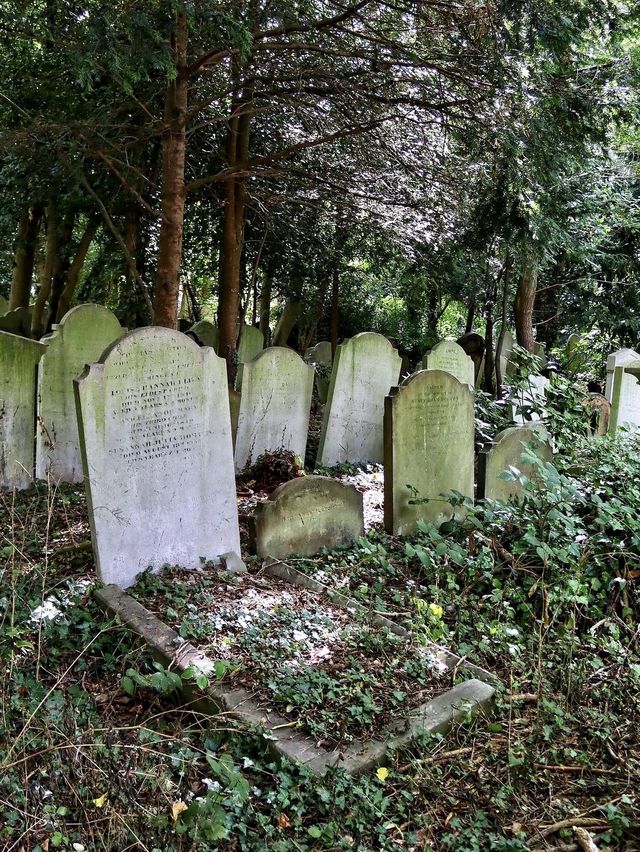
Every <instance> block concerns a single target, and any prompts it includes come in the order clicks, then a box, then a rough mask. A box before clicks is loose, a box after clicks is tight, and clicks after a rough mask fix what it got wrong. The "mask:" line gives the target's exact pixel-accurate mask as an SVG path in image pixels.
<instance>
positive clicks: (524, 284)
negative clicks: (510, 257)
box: [513, 244, 538, 352]
mask: <svg viewBox="0 0 640 852" xmlns="http://www.w3.org/2000/svg"><path fill="white" fill-rule="evenodd" d="M537 288H538V255H537V252H536V251H535V249H534V247H533V246H532V245H530V244H529V245H527V246H526V247H525V249H524V251H523V253H522V272H521V275H520V280H519V281H518V288H517V290H516V297H515V300H514V302H513V314H514V319H515V325H516V340H517V342H518V345H519V346H522V348H523V349H526V350H527V352H533V351H534V343H535V340H534V337H533V308H534V305H535V301H536V290H537Z"/></svg>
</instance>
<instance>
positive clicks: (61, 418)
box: [36, 305, 124, 482]
mask: <svg viewBox="0 0 640 852" xmlns="http://www.w3.org/2000/svg"><path fill="white" fill-rule="evenodd" d="M123 332H124V329H123V328H122V327H121V325H120V323H119V322H118V320H117V319H116V317H115V316H114V315H113V314H112V313H111V311H110V310H108V309H107V308H103V307H102V306H101V305H78V307H76V308H72V309H71V310H70V311H69V312H68V313H66V314H65V315H64V316H63V318H62V321H61V322H60V323H59V324H57V325H54V326H53V332H52V334H50V335H49V336H48V337H45V338H44V339H43V341H42V342H43V343H46V350H45V352H44V355H43V356H42V359H41V361H40V364H39V366H38V397H37V428H36V477H37V478H38V479H46V478H47V477H48V476H51V477H52V478H53V479H54V480H55V481H57V482H59V481H63V482H82V460H81V457H80V442H79V438H78V424H77V421H76V408H75V402H74V396H73V380H74V379H75V378H77V377H78V376H79V375H80V373H81V372H82V371H83V370H84V368H85V366H86V365H87V364H91V363H92V362H93V361H97V360H98V359H99V358H100V356H101V355H102V353H103V352H104V350H105V349H106V348H107V346H109V345H110V344H111V343H113V341H114V340H117V339H118V337H120V336H121V335H122V333H123Z"/></svg>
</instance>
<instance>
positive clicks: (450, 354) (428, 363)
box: [422, 340, 475, 387]
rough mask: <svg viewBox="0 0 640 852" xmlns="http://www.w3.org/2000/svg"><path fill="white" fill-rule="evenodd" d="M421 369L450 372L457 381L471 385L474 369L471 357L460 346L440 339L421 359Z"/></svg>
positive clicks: (451, 341)
mask: <svg viewBox="0 0 640 852" xmlns="http://www.w3.org/2000/svg"><path fill="white" fill-rule="evenodd" d="M422 369H423V370H444V371H445V372H446V373H451V375H452V376H455V377H456V379H457V380H458V381H459V382H464V383H465V384H468V385H470V386H471V387H473V384H474V380H475V369H474V364H473V361H472V360H471V358H470V357H469V356H468V355H467V353H466V352H465V351H464V349H463V348H462V346H459V345H458V344H457V343H454V341H453V340H441V341H440V343H438V344H437V345H436V346H434V347H433V349H431V350H430V351H429V352H427V354H426V355H425V356H424V358H423V359H422Z"/></svg>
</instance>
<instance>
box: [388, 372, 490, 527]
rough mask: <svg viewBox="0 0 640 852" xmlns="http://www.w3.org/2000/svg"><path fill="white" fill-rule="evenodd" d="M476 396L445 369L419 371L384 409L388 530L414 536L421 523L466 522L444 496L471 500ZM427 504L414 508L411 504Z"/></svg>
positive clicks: (459, 509)
mask: <svg viewBox="0 0 640 852" xmlns="http://www.w3.org/2000/svg"><path fill="white" fill-rule="evenodd" d="M473 440H474V411H473V392H472V390H471V389H470V387H469V385H468V384H466V383H463V382H459V381H458V379H456V378H455V376H452V375H451V374H450V373H446V372H444V371H443V370H420V371H419V372H418V373H414V374H413V375H412V376H409V378H408V379H406V380H405V381H404V382H403V383H402V384H401V385H400V386H399V387H395V388H393V389H392V390H391V393H390V394H389V396H388V397H387V398H386V400H385V408H384V525H385V528H386V530H387V532H390V533H391V534H393V535H410V534H411V533H414V532H415V531H416V530H417V528H418V521H419V520H421V519H422V520H425V521H428V522H431V523H434V524H436V525H439V524H440V523H442V522H443V521H446V520H449V519H451V518H453V517H455V518H462V517H464V514H465V510H464V508H463V507H462V506H455V507H454V506H452V505H451V504H450V503H449V502H448V501H447V500H446V499H444V498H443V497H442V496H441V494H442V492H446V491H459V492H460V493H461V494H463V495H464V496H466V497H471V498H472V499H473V464H474V457H473ZM416 499H417V500H426V501H427V502H425V503H421V504H412V503H411V502H410V501H412V500H416Z"/></svg>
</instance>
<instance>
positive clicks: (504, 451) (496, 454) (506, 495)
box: [478, 421, 553, 502]
mask: <svg viewBox="0 0 640 852" xmlns="http://www.w3.org/2000/svg"><path fill="white" fill-rule="evenodd" d="M529 445H534V447H535V452H536V455H537V456H538V457H539V458H541V459H542V460H543V461H546V462H549V461H551V460H552V458H553V450H552V448H551V442H550V440H549V433H548V432H547V430H546V428H545V426H544V425H543V424H542V423H540V422H539V421H538V422H537V423H532V424H530V425H526V426H510V427H508V428H507V429H503V430H502V432H499V433H498V434H497V435H496V437H495V441H494V443H493V445H492V446H491V447H490V448H489V449H488V450H486V451H484V452H483V453H482V454H481V456H480V462H481V464H480V467H481V475H480V479H481V483H480V488H479V490H480V494H479V495H478V496H480V497H484V498H489V499H491V500H504V501H505V502H506V501H508V500H509V499H512V498H520V497H522V496H523V494H524V490H523V486H522V483H521V482H520V481H519V480H517V479H513V480H512V479H503V478H502V476H501V474H502V473H503V472H504V471H508V470H509V469H510V468H515V469H516V470H518V471H519V472H520V473H521V474H522V475H523V476H526V477H527V479H531V480H535V478H536V475H537V470H538V469H537V467H536V465H535V464H534V463H532V462H525V461H523V459H522V454H523V453H524V452H525V451H526V449H527V447H528V446H529Z"/></svg>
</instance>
